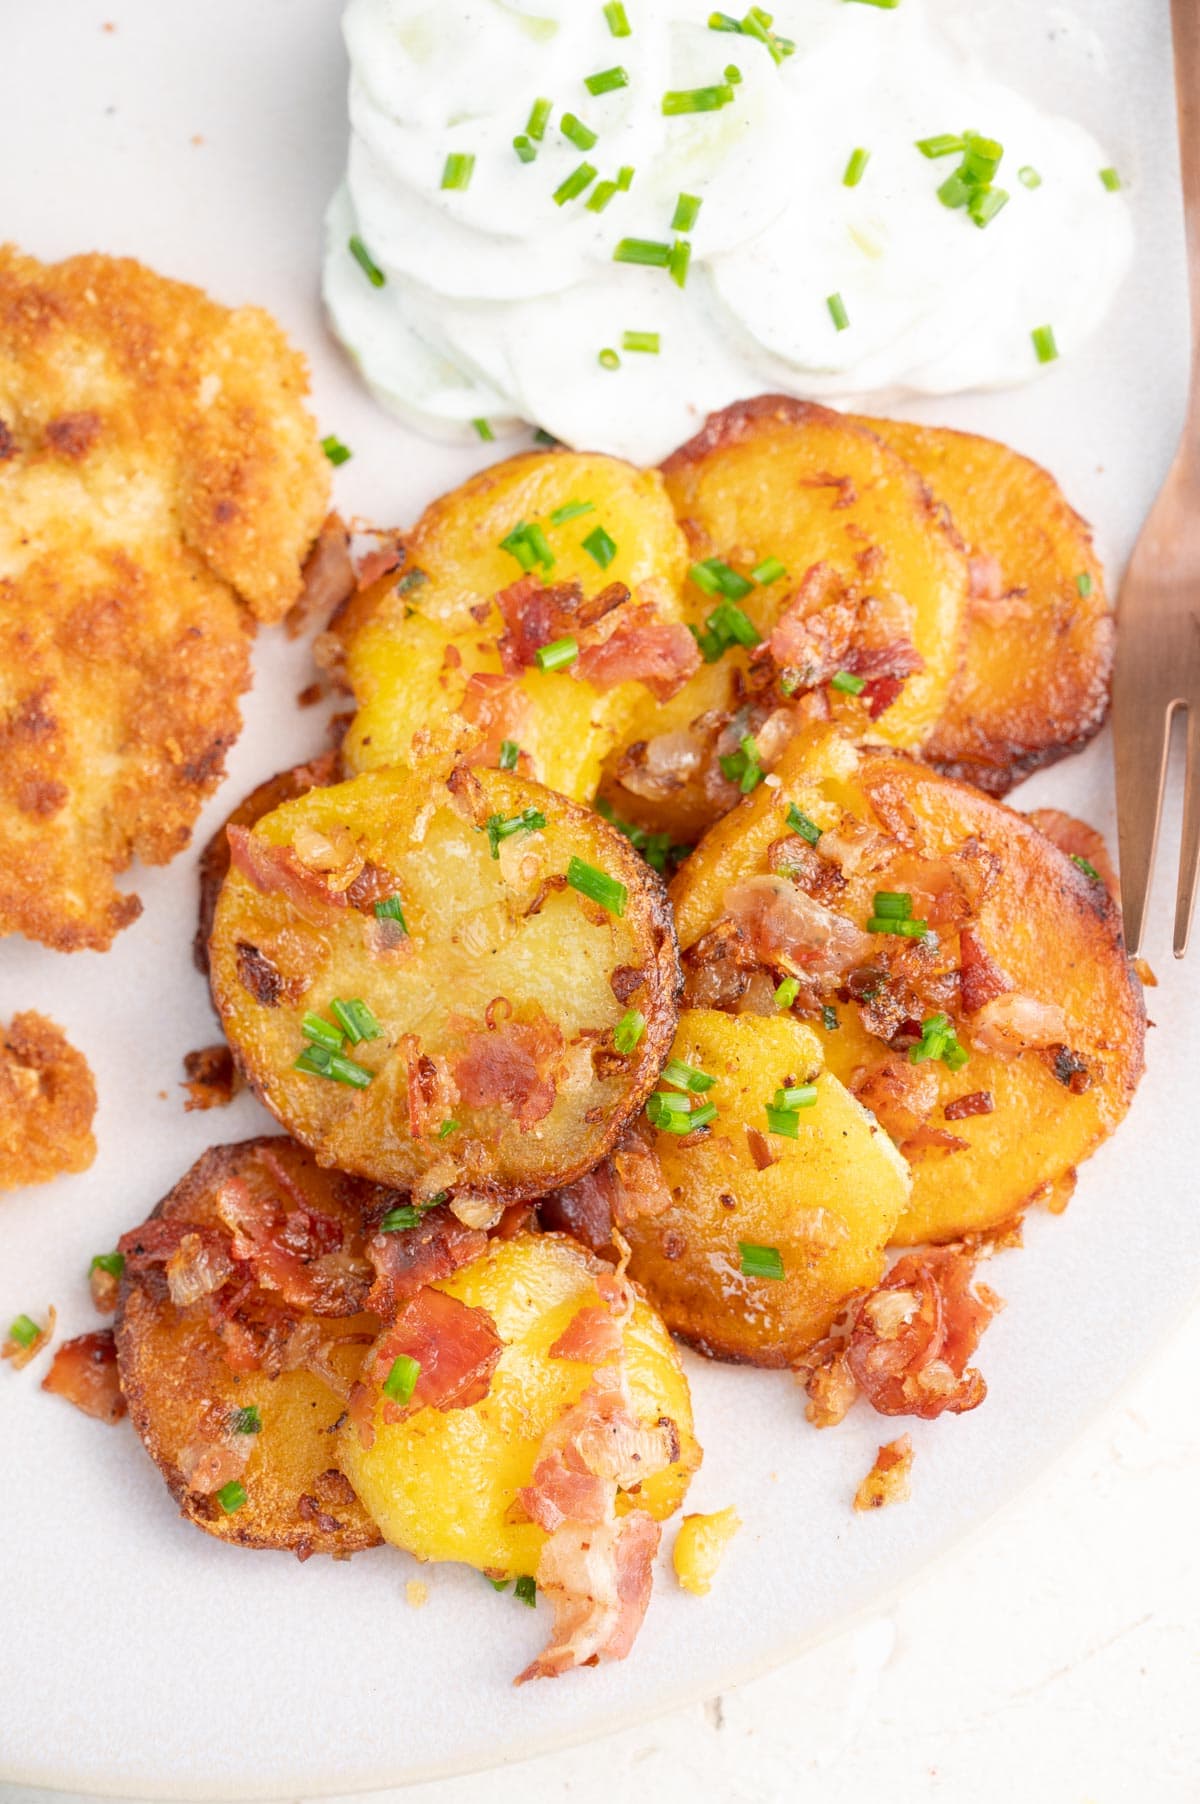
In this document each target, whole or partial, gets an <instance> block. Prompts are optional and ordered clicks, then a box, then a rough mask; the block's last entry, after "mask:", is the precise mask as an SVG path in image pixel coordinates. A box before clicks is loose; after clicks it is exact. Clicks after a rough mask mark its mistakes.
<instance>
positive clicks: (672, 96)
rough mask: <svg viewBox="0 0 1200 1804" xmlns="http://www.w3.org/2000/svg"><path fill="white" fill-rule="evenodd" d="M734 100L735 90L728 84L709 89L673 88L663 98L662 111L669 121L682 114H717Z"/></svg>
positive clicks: (719, 84) (720, 84)
mask: <svg viewBox="0 0 1200 1804" xmlns="http://www.w3.org/2000/svg"><path fill="white" fill-rule="evenodd" d="M732 99H733V89H732V87H731V86H730V85H729V83H728V82H720V83H717V84H715V85H714V86H712V87H709V88H672V89H669V90H668V91H667V93H665V94H664V95H663V97H662V110H663V112H664V113H665V114H666V116H667V118H668V119H671V118H677V117H678V116H679V115H680V114H681V113H715V112H718V111H719V110H720V108H721V107H723V106H728V105H729V103H730V101H731V100H732Z"/></svg>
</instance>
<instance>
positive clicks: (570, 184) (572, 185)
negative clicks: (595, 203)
mask: <svg viewBox="0 0 1200 1804" xmlns="http://www.w3.org/2000/svg"><path fill="white" fill-rule="evenodd" d="M595 179H596V171H595V170H594V169H593V167H592V165H591V164H590V163H581V164H580V165H579V168H578V169H575V170H573V171H572V173H571V174H570V175H569V176H568V177H567V179H566V181H564V182H560V183H559V185H558V187H557V188H556V189H555V190H554V193H553V195H552V196H551V199H552V200H553V201H554V204H555V206H556V207H564V206H566V204H567V202H568V201H569V200H577V199H578V197H579V196H580V195H581V194H582V193H583V191H584V189H585V188H589V187H590V186H591V184H592V183H593V182H594V181H595Z"/></svg>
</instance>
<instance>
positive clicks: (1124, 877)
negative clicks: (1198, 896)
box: [1113, 656, 1178, 958]
mask: <svg viewBox="0 0 1200 1804" xmlns="http://www.w3.org/2000/svg"><path fill="white" fill-rule="evenodd" d="M1123 675H1124V673H1123V671H1122V669H1121V661H1120V657H1119V656H1118V665H1117V673H1116V680H1115V681H1114V685H1113V688H1114V696H1113V727H1114V732H1115V738H1116V747H1115V750H1116V779H1117V844H1118V847H1119V852H1120V861H1121V909H1122V913H1123V915H1124V921H1125V944H1126V947H1127V949H1128V951H1129V954H1130V957H1131V958H1136V956H1137V955H1138V953H1139V952H1140V951H1141V949H1142V935H1143V933H1144V932H1145V927H1146V906H1147V903H1148V901H1149V897H1150V880H1151V877H1152V876H1153V874H1154V854H1155V851H1156V849H1157V846H1158V828H1159V822H1160V821H1161V819H1162V805H1163V790H1164V788H1165V786H1166V780H1167V759H1168V756H1169V753H1170V749H1171V723H1172V721H1173V720H1174V717H1175V708H1176V706H1177V705H1178V704H1177V703H1175V702H1171V703H1170V704H1169V705H1168V707H1167V709H1166V711H1165V713H1164V714H1163V715H1162V717H1161V720H1160V723H1159V725H1158V726H1157V728H1156V727H1155V724H1154V722H1153V720H1152V719H1150V718H1149V715H1148V713H1147V710H1146V709H1145V707H1144V706H1142V708H1141V709H1140V711H1139V708H1138V697H1137V687H1136V679H1135V678H1134V679H1131V684H1130V686H1131V687H1132V691H1133V692H1132V694H1131V695H1130V697H1129V701H1130V704H1131V706H1130V707H1129V708H1128V709H1127V708H1126V706H1125V705H1124V703H1125V697H1124V695H1123V693H1122V690H1123V689H1124V688H1125V687H1126V686H1127V685H1126V684H1124V683H1123V682H1122V680H1121V679H1122V676H1123ZM1156 734H1157V754H1156V745H1155V736H1156ZM1156 755H1157V762H1156Z"/></svg>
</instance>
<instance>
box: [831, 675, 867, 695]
mask: <svg viewBox="0 0 1200 1804" xmlns="http://www.w3.org/2000/svg"><path fill="white" fill-rule="evenodd" d="M866 686H867V685H866V681H865V679H864V678H863V677H860V676H855V675H854V673H853V672H852V671H849V670H838V671H835V672H834V674H833V675H832V676H831V677H830V679H829V687H830V688H831V689H839V690H840V691H841V693H842V694H843V695H861V694H862V692H863V690H864V689H865V688H866Z"/></svg>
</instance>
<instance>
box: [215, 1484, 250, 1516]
mask: <svg viewBox="0 0 1200 1804" xmlns="http://www.w3.org/2000/svg"><path fill="white" fill-rule="evenodd" d="M217 1502H218V1503H219V1504H220V1506H221V1508H222V1509H223V1510H224V1512H225V1514H226V1515H227V1516H232V1515H234V1514H235V1513H236V1512H237V1511H238V1510H240V1509H243V1508H244V1507H245V1504H246V1487H245V1485H244V1484H243V1483H242V1481H241V1479H240V1478H231V1479H230V1481H229V1483H228V1484H227V1485H222V1486H221V1489H220V1490H219V1491H218V1492H217Z"/></svg>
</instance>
